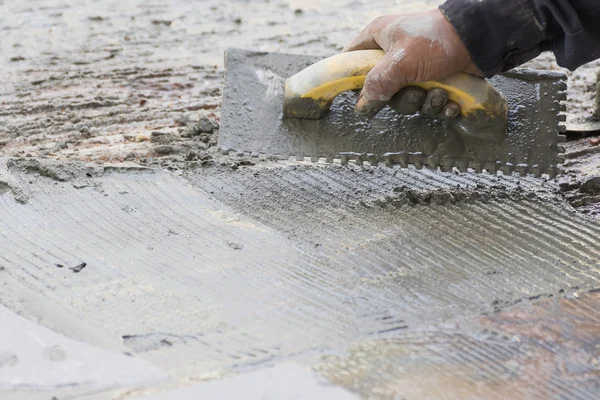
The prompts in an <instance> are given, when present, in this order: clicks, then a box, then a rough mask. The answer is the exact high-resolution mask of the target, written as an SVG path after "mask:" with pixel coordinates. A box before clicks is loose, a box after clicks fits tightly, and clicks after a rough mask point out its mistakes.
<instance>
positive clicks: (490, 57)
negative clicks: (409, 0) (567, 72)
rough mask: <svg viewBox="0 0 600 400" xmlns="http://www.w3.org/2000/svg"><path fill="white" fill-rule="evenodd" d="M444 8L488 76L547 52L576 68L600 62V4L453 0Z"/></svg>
mask: <svg viewBox="0 0 600 400" xmlns="http://www.w3.org/2000/svg"><path fill="white" fill-rule="evenodd" d="M440 9H441V10H442V12H443V13H444V15H445V16H446V18H447V19H448V20H449V21H450V23H452V25H453V26H454V28H455V29H456V30H457V32H458V34H459V35H460V37H461V39H462V41H463V42H464V43H465V45H466V47H467V49H468V50H469V53H470V55H471V57H472V59H473V61H474V62H475V64H476V65H477V66H478V67H479V69H480V70H481V71H483V73H484V74H485V75H486V76H488V77H490V76H493V75H495V74H496V73H498V72H502V71H507V70H509V69H511V68H514V67H516V66H518V65H521V64H523V63H524V62H526V61H529V60H531V59H532V58H535V57H537V56H538V55H539V54H540V53H541V52H542V51H552V52H553V53H554V55H555V56H556V60H557V62H558V64H559V65H560V66H563V67H566V68H569V69H571V70H573V69H575V68H577V67H579V66H581V65H582V64H585V63H587V62H589V61H593V60H595V59H597V58H600V1H598V0H483V1H480V0H448V1H447V2H446V3H445V4H443V5H442V6H441V7H440Z"/></svg>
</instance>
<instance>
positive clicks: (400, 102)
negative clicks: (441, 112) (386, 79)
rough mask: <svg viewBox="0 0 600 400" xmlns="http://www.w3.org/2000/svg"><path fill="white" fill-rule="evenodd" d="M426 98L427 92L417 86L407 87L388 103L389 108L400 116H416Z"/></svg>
mask: <svg viewBox="0 0 600 400" xmlns="http://www.w3.org/2000/svg"><path fill="white" fill-rule="evenodd" d="M426 97H427V90H425V89H422V88H420V87H417V86H407V87H405V88H403V89H402V90H400V91H399V92H398V93H396V94H395V95H394V96H393V97H392V98H391V99H390V101H389V103H388V104H389V106H390V107H391V108H392V109H394V110H396V111H397V112H398V113H399V114H402V115H412V114H416V113H417V112H418V111H419V110H420V109H421V107H422V106H423V102H424V101H425V98H426Z"/></svg>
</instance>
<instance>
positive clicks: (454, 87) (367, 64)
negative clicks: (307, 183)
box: [283, 50, 508, 134]
mask: <svg viewBox="0 0 600 400" xmlns="http://www.w3.org/2000/svg"><path fill="white" fill-rule="evenodd" d="M383 55H384V52H383V51H381V50H362V51H353V52H348V53H341V54H337V55H335V56H333V57H329V58H326V59H324V60H321V61H319V62H317V63H315V64H313V65H311V66H309V67H307V68H305V69H304V70H302V71H300V72H299V73H297V74H296V75H294V76H292V77H290V78H288V79H287V80H286V82H285V93H284V100H283V112H284V115H285V116H286V117H296V118H310V119H318V118H322V117H324V116H325V115H327V113H328V112H329V108H330V106H331V104H332V103H333V100H334V99H335V98H336V97H337V96H338V95H339V94H340V93H343V92H346V91H349V90H357V89H361V88H362V87H363V85H364V82H365V77H366V76H367V74H368V73H369V71H370V70H371V69H372V68H373V67H374V66H375V64H376V63H377V62H378V61H379V60H381V58H382V57H383ZM407 86H418V87H421V88H423V89H425V90H429V89H433V88H442V89H444V90H446V91H447V92H448V98H449V100H452V101H454V102H456V103H458V104H459V105H460V109H461V117H462V120H463V121H461V123H462V124H463V125H464V124H465V123H467V122H474V123H476V126H477V130H478V131H480V132H481V129H484V130H485V129H486V127H492V128H493V130H494V131H495V132H500V131H501V133H502V134H503V133H504V132H505V131H506V124H507V118H508V117H507V115H508V106H507V103H506V100H504V98H503V97H502V95H501V94H500V93H499V92H498V91H497V90H496V89H495V88H494V87H493V86H492V85H491V84H490V83H489V82H488V81H487V80H485V79H483V78H480V77H477V76H474V75H469V74H465V73H459V74H457V75H455V76H452V77H450V78H446V79H443V80H440V81H428V82H414V83H410V84H409V85H407Z"/></svg>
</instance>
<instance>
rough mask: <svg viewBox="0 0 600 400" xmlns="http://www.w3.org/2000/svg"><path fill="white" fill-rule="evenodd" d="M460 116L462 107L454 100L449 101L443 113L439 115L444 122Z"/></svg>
mask: <svg viewBox="0 0 600 400" xmlns="http://www.w3.org/2000/svg"><path fill="white" fill-rule="evenodd" d="M458 114H460V106H459V105H458V103H456V102H454V101H452V100H448V102H447V103H446V105H445V106H444V108H443V109H442V112H441V113H440V114H439V118H441V119H444V120H450V119H453V118H456V117H457V116H458Z"/></svg>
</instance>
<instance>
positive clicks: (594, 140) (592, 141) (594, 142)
mask: <svg viewBox="0 0 600 400" xmlns="http://www.w3.org/2000/svg"><path fill="white" fill-rule="evenodd" d="M599 144H600V137H595V138H591V139H590V146H598V145H599Z"/></svg>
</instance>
